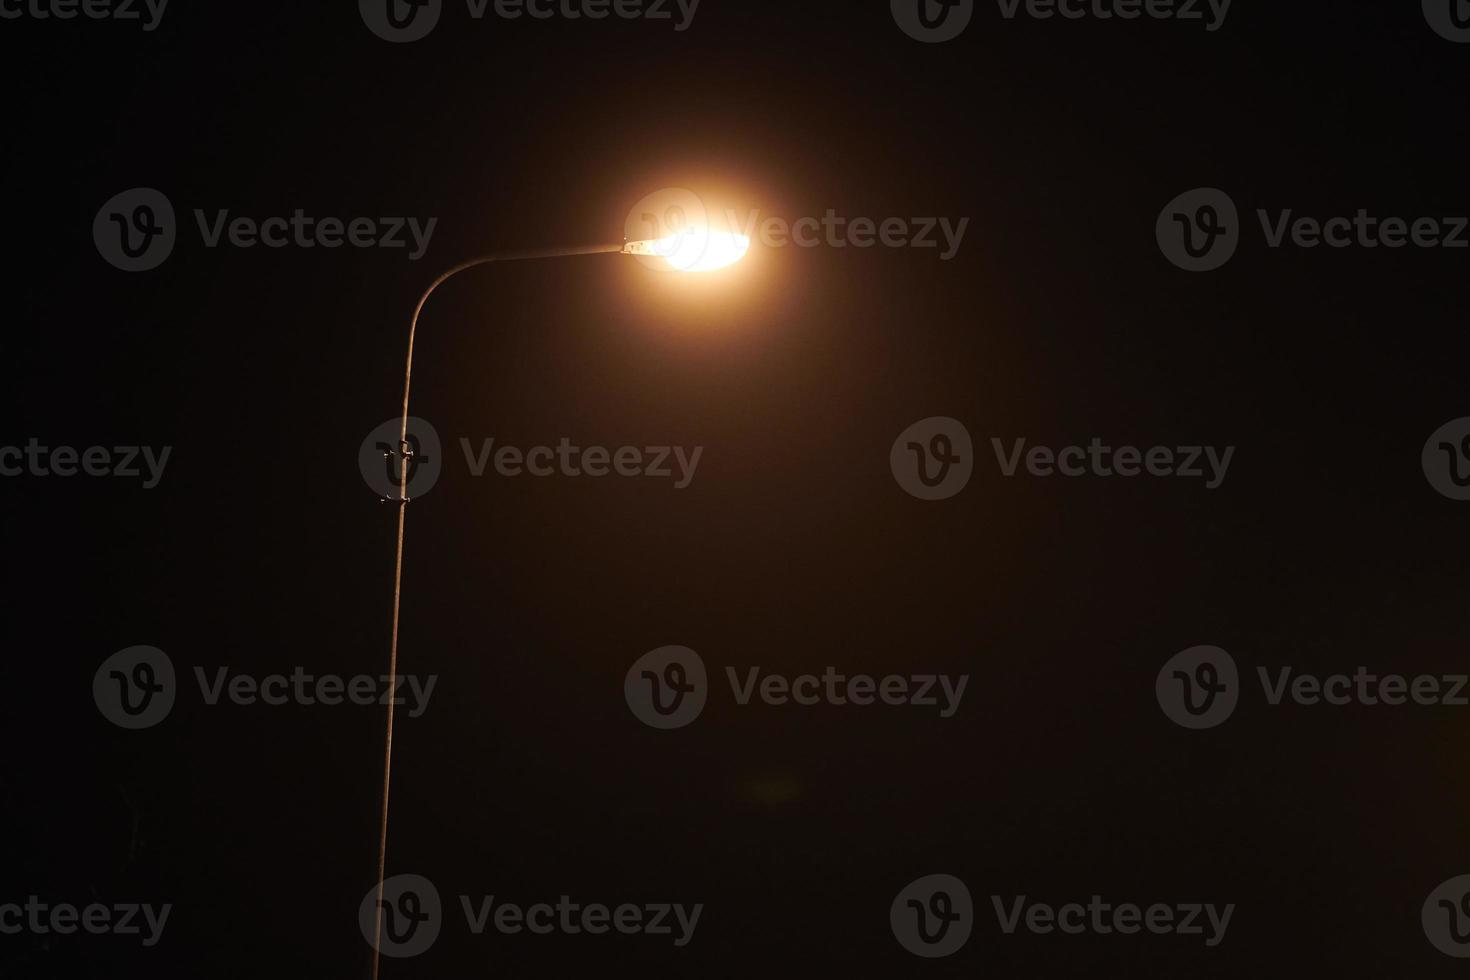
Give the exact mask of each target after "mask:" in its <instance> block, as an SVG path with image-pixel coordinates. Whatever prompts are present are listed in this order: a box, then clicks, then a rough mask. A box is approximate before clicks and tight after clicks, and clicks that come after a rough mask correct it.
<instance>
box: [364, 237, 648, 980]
mask: <svg viewBox="0 0 1470 980" xmlns="http://www.w3.org/2000/svg"><path fill="white" fill-rule="evenodd" d="M651 251H652V250H651V249H650V248H649V247H648V244H647V243H643V242H628V243H624V242H618V243H616V244H612V245H583V246H573V247H570V248H546V249H532V250H527V251H515V252H493V253H490V254H488V255H482V256H480V257H478V258H474V259H469V260H467V261H465V262H461V263H460V264H459V265H456V266H454V267H453V268H451V269H448V270H447V271H445V272H443V273H441V274H440V276H439V277H438V278H437V279H435V280H434V281H433V282H432V283H430V284H429V288H427V289H425V290H424V291H423V294H422V295H420V296H419V301H418V304H417V305H416V306H414V309H413V318H412V319H411V320H410V321H409V324H408V357H407V359H406V360H405V363H404V368H403V420H402V424H401V425H400V426H399V429H398V453H399V457H400V458H399V463H398V499H397V500H395V501H392V502H393V503H396V504H397V505H398V536H397V538H398V543H397V547H396V550H395V553H394V556H393V635H392V640H391V641H390V642H389V645H388V677H389V683H390V684H391V683H393V678H396V677H397V676H398V607H399V599H400V597H401V596H402V594H403V519H404V516H405V512H406V511H407V509H408V501H409V498H408V469H409V467H408V462H409V459H410V458H411V457H412V455H413V449H412V447H411V446H410V445H409V442H408V394H409V385H410V382H411V381H412V379H413V343H414V337H415V335H416V334H417V333H418V325H419V315H420V314H421V313H423V311H424V304H425V303H427V302H428V301H429V297H430V296H432V295H433V293H434V290H436V289H438V288H439V287H440V286H442V285H443V284H444V283H445V281H446V280H448V279H450V278H451V277H453V276H456V275H458V274H459V273H461V272H464V271H465V270H467V269H473V268H476V267H478V266H482V265H489V264H491V263H493V262H516V261H523V260H527V259H555V258H564V257H567V256H572V255H604V254H610V253H622V254H629V255H631V254H649V253H650V252H651ZM392 774H393V698H391V697H390V698H389V699H388V723H387V731H386V734H385V737H384V739H383V795H382V803H383V807H382V811H381V814H380V820H379V823H378V885H377V889H378V893H377V897H376V899H375V901H374V908H375V912H374V925H373V970H372V980H378V965H379V951H378V950H379V947H380V946H381V945H382V940H383V876H384V874H385V873H386V865H387V859H388V789H389V786H390V785H391V782H392Z"/></svg>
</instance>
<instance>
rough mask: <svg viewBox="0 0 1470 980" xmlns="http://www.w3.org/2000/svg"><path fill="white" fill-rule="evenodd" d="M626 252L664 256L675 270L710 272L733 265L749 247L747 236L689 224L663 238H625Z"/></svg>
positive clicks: (662, 257) (624, 248) (748, 237)
mask: <svg viewBox="0 0 1470 980" xmlns="http://www.w3.org/2000/svg"><path fill="white" fill-rule="evenodd" d="M623 251H624V252H626V253H627V254H629V255H651V256H655V257H657V258H660V259H663V260H664V262H666V263H667V264H668V266H669V268H670V269H673V270H675V271H678V272H710V271H712V270H714V269H723V268H724V267H725V266H727V265H734V264H735V263H736V262H739V261H740V260H741V259H743V258H745V253H746V252H748V251H750V236H748V235H737V234H735V233H733V232H727V231H711V230H710V229H708V228H689V229H686V230H685V231H683V232H680V233H679V234H676V235H669V236H668V237H666V238H654V239H648V240H645V241H640V242H628V243H627V244H626V245H624V246H623Z"/></svg>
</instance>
